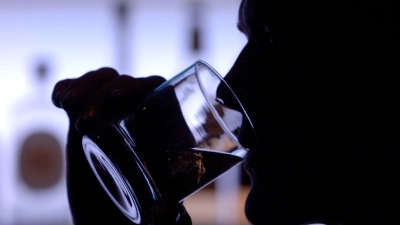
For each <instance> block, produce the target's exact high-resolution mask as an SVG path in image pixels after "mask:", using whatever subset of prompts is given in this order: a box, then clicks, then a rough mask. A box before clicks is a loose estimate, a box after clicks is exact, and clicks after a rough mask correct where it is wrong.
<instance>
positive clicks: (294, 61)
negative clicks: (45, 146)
mask: <svg viewBox="0 0 400 225" xmlns="http://www.w3.org/2000/svg"><path fill="white" fill-rule="evenodd" d="M395 9H396V8H395V7H394V5H393V6H392V5H390V3H388V2H380V3H379V4H378V3H377V2H362V3H358V2H348V1H332V2H322V1H305V2H301V1H289V0H287V1H279V0H270V1H263V0H243V1H242V3H241V7H240V11H239V22H238V28H239V30H240V31H241V32H243V33H244V34H245V35H246V36H247V38H248V43H247V45H246V46H245V47H244V49H243V51H242V52H241V53H240V55H239V56H238V58H237V61H236V62H235V64H234V65H233V67H232V69H231V70H230V71H229V73H228V74H227V75H226V77H225V79H226V81H227V82H228V83H229V84H230V86H231V87H232V89H233V90H234V91H235V93H236V94H237V95H238V98H239V99H240V100H241V102H242V103H243V105H244V107H245V108H246V110H247V112H248V114H249V116H250V118H251V119H252V121H253V124H254V126H255V129H256V132H257V133H258V136H259V137H260V142H261V144H260V149H251V150H250V152H251V156H250V157H249V158H248V159H246V161H245V168H246V170H247V171H248V173H249V175H250V177H251V186H252V187H251V191H250V193H249V196H248V198H247V201H246V207H245V209H246V216H247V218H248V220H249V221H250V222H251V223H253V224H307V223H325V224H390V223H392V224H394V222H395V221H397V220H398V217H399V215H398V212H397V211H398V210H397V209H398V207H397V204H398V202H399V201H400V197H399V190H400V189H399V184H398V182H397V179H398V177H399V175H398V172H397V171H400V170H399V169H400V168H399V165H400V163H399V157H400V153H399V151H398V147H397V146H399V140H400V138H399V134H400V126H399V122H400V118H399V115H400V114H399V113H400V106H399V101H398V96H400V93H399V88H398V87H399V82H398V80H397V79H396V76H397V74H399V71H398V63H397V62H396V61H395V59H396V56H397V57H398V52H399V51H398V43H397V41H398V33H399V32H398V28H397V26H395V25H394V24H393V23H394V22H393V21H397V20H396V17H397V15H396V14H397V12H396V10H395ZM161 82H162V79H160V78H158V77H150V78H142V79H134V78H131V77H125V76H118V75H117V73H116V72H115V71H113V70H111V69H101V70H98V71H94V72H90V73H88V74H86V75H85V76H83V77H81V78H78V79H76V80H69V81H62V82H60V83H59V84H58V85H57V86H56V87H55V91H54V95H53V101H54V103H55V104H56V105H57V106H59V107H62V108H64V109H65V110H66V111H67V112H68V115H69V116H70V119H71V123H72V125H71V128H70V133H69V145H68V172H69V175H68V180H69V197H70V200H71V207H72V212H73V214H74V218H75V221H76V222H77V223H78V224H79V221H80V220H82V221H83V220H86V221H88V222H87V223H90V221H95V220H96V216H95V215H98V214H101V215H100V217H98V218H103V217H104V218H105V217H111V218H113V219H116V218H120V217H118V213H117V212H114V213H115V215H114V214H112V213H109V214H102V213H97V214H95V213H94V214H93V215H92V214H91V213H88V212H85V211H84V210H89V209H90V208H93V209H94V208H96V212H97V211H98V212H102V211H103V210H105V209H106V211H107V210H108V207H111V206H110V205H111V204H112V202H110V200H108V199H106V197H105V195H103V196H102V200H101V201H103V202H102V203H101V204H96V206H94V205H93V202H91V201H94V199H96V201H98V200H97V198H100V194H99V195H93V196H91V198H90V197H88V196H89V194H90V189H85V188H82V187H81V188H77V186H78V185H77V183H78V184H80V185H82V184H86V185H88V184H90V185H93V186H95V183H96V182H97V181H95V180H94V179H95V178H94V177H93V175H91V174H90V171H89V170H90V168H86V170H87V171H86V172H85V173H83V172H82V167H84V164H85V163H86V161H85V160H86V159H84V156H83V155H82V153H79V154H81V155H79V154H78V152H79V151H76V150H77V149H80V148H81V147H80V139H79V138H80V137H81V136H82V135H81V133H79V132H77V130H76V129H75V125H76V126H77V128H78V130H79V131H81V132H87V131H88V130H91V129H92V130H93V129H95V128H96V126H99V125H101V123H99V122H98V121H112V120H115V119H117V118H121V116H123V115H124V113H127V112H128V111H130V112H131V111H132V110H133V109H128V108H123V107H122V106H123V105H124V104H123V103H124V102H127V101H128V99H129V100H130V102H131V103H132V102H134V103H139V102H140V101H141V99H143V98H144V97H145V96H146V95H147V94H148V93H150V91H151V90H152V89H153V88H154V87H156V86H157V85H158V84H160V83H161ZM110 99H112V100H110ZM117 100H118V101H117ZM104 101H106V102H111V103H110V104H108V105H107V106H105V105H104V104H103V102H104ZM111 105H112V107H110V106H111ZM86 106H89V107H88V108H87V107H86ZM111 109H113V110H111ZM86 167H87V166H86ZM90 185H89V186H90ZM97 188H98V187H97ZM99 190H100V189H99ZM99 193H100V192H99ZM78 203H79V204H82V205H81V206H78V205H79V204H78ZM74 209H75V210H74ZM110 212H111V211H110ZM178 212H180V213H181V215H186V214H185V212H184V210H183V208H182V207H180V206H177V208H176V209H173V210H171V215H177V214H179V213H178ZM181 218H186V219H184V220H181V222H182V223H183V224H184V223H190V221H189V220H188V219H187V216H182V217H181ZM183 221H184V222H183ZM178 223H179V221H178Z"/></svg>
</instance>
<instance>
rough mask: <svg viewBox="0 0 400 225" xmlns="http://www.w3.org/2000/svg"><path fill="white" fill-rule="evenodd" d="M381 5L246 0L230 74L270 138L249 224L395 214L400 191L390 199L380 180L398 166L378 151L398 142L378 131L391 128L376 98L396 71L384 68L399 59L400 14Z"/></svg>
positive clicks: (253, 169)
mask: <svg viewBox="0 0 400 225" xmlns="http://www.w3.org/2000/svg"><path fill="white" fill-rule="evenodd" d="M368 4H369V5H368ZM373 4H376V2H375V3H373ZM373 4H372V3H369V2H362V3H355V2H348V1H329V2H326V1H317V0H310V1H291V0H243V1H242V3H241V6H240V10H239V18H238V28H239V30H240V31H241V32H242V33H244V35H246V36H247V38H248V43H247V44H246V46H245V47H244V49H243V50H242V52H241V53H240V55H239V56H238V58H237V60H236V62H235V64H234V65H233V66H232V68H231V70H230V71H229V72H228V73H227V75H226V76H225V79H226V81H227V82H228V83H229V85H230V86H231V87H232V89H233V90H234V91H235V92H236V94H237V95H238V98H239V99H240V100H241V102H242V103H243V105H244V107H245V108H246V110H247V112H248V113H249V116H250V118H251V119H252V121H253V123H254V126H255V129H256V131H257V133H258V136H259V138H260V142H261V144H260V149H259V150H251V152H253V155H254V156H253V157H249V159H248V160H246V162H245V166H246V169H247V170H248V172H249V174H250V176H251V180H252V189H251V191H250V194H249V196H248V199H247V202H246V215H247V217H248V219H249V221H250V222H252V223H254V224H293V225H294V224H303V223H307V222H310V223H311V222H313V221H336V222H340V223H344V224H346V223H351V224H354V223H356V224H359V223H360V222H365V221H366V222H369V223H374V221H372V220H374V217H376V218H375V219H376V220H378V221H381V222H382V218H385V219H387V220H390V219H391V216H392V215H391V214H390V213H391V212H392V211H390V209H389V211H388V208H386V205H384V206H382V204H383V203H386V202H385V198H386V197H393V195H392V194H393V193H394V189H393V188H392V187H389V188H387V189H385V191H386V192H385V194H383V195H382V192H381V191H382V190H383V189H382V188H381V186H379V185H378V184H377V183H379V182H378V181H384V182H387V180H385V179H384V178H382V177H381V174H382V173H385V172H388V171H391V172H389V173H391V174H392V175H393V171H392V170H391V169H392V167H390V166H387V165H386V164H385V166H382V165H383V164H384V160H385V159H384V158H382V157H384V156H381V155H379V154H378V155H376V154H375V153H376V149H380V151H381V152H382V151H383V152H384V151H385V150H386V149H387V147H388V146H389V145H388V144H382V143H381V142H380V141H381V140H382V137H384V135H386V133H385V134H382V133H380V134H376V133H375V131H374V130H375V128H377V129H379V130H381V131H382V129H385V127H384V126H386V124H385V125H382V122H383V121H382V120H383V119H382V118H381V117H380V116H381V115H380V109H381V108H382V107H386V106H387V105H383V104H384V103H382V104H381V103H380V102H379V101H378V100H377V99H379V97H377V96H380V97H386V96H383V95H384V94H381V93H378V94H377V93H376V92H374V93H373V94H372V93H371V92H370V91H369V90H370V88H371V87H373V86H374V85H379V84H383V83H382V80H379V78H382V76H381V75H385V74H389V73H390V71H391V70H392V68H393V67H385V66H384V65H391V63H393V62H392V61H390V57H389V56H390V55H391V54H392V53H393V52H395V51H396V50H393V48H392V46H391V43H395V38H394V37H393V36H391V35H392V34H393V31H395V30H396V29H395V28H394V26H393V25H391V24H392V22H390V21H391V20H392V19H393V16H394V15H395V13H394V10H393V11H391V8H390V7H386V8H385V7H382V5H373ZM382 57H383V58H382ZM392 60H393V59H392ZM360 75H361V76H360ZM393 90H395V89H393ZM390 91H392V90H390ZM390 91H389V92H390ZM388 96H390V95H389V94H388ZM378 105H379V106H378ZM372 106H374V107H377V108H376V110H370V109H371V107H372ZM387 120H389V119H387ZM366 124H369V125H368V126H367V125H366ZM380 126H381V127H380ZM385 131H387V129H386V130H385ZM380 135H381V136H380ZM385 137H387V136H385ZM386 140H389V139H388V138H386ZM393 140H394V139H390V141H389V142H391V141H393ZM381 144H382V145H381ZM388 155H390V154H388ZM373 159H374V160H373ZM371 162H375V163H376V164H375V165H374V166H373V168H374V169H371V165H370V164H371ZM378 165H380V166H378ZM366 168H368V169H366ZM377 168H378V169H377ZM375 169H376V170H375ZM371 171H373V172H371ZM378 171H379V172H378ZM385 176H386V175H385ZM387 176H389V175H387ZM383 177H384V176H383ZM378 179H379V180H378ZM382 184H383V183H382ZM383 185H386V183H385V184H383ZM378 186H379V187H378ZM396 196H398V195H396ZM377 205H379V207H381V208H380V209H381V211H379V210H377V209H379V207H376V206H377ZM382 207H385V208H382ZM352 222H354V223H352Z"/></svg>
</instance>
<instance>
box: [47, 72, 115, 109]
mask: <svg viewBox="0 0 400 225" xmlns="http://www.w3.org/2000/svg"><path fill="white" fill-rule="evenodd" d="M118 76H119V74H118V73H117V71H115V70H114V69H112V68H101V69H99V70H96V71H91V72H88V73H86V74H85V75H83V76H81V77H79V78H77V79H67V80H63V81H60V82H58V83H57V84H56V86H55V88H54V90H53V96H52V100H53V103H54V105H56V106H57V107H60V108H63V109H64V110H65V111H67V112H69V113H73V112H76V113H79V109H80V108H82V107H83V105H84V104H87V103H88V102H86V101H87V99H88V98H87V97H88V96H90V95H91V93H92V92H94V91H96V90H97V89H99V88H101V87H102V86H104V85H105V84H107V83H108V82H110V81H111V80H113V79H114V78H116V77H118Z"/></svg>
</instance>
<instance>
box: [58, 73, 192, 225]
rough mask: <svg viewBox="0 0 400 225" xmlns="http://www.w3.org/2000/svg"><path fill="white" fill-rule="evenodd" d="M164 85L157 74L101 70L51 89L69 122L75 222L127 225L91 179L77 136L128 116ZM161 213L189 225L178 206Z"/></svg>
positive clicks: (69, 172)
mask: <svg viewBox="0 0 400 225" xmlns="http://www.w3.org/2000/svg"><path fill="white" fill-rule="evenodd" d="M164 81H165V79H164V78H162V77H159V76H150V77H147V78H133V77H130V76H127V75H119V74H118V72H117V71H115V70H114V69H112V68H101V69H99V70H96V71H91V72H88V73H86V74H85V75H83V76H81V77H79V78H76V79H66V80H62V81H60V82H58V83H57V84H56V85H55V87H54V90H53V95H52V101H53V103H54V105H55V106H57V107H59V108H62V109H64V110H65V111H66V112H67V115H68V117H69V120H70V128H69V132H68V143H67V189H68V199H69V202H70V208H71V213H72V216H73V219H74V223H75V224H77V225H79V224H85V225H87V224H102V223H104V221H113V224H132V222H131V221H130V220H129V219H127V218H126V217H125V216H124V215H123V214H122V213H121V212H120V211H119V209H118V208H117V207H116V206H115V205H114V203H113V202H112V201H111V199H110V198H109V197H108V195H107V194H106V192H105V191H104V190H103V188H102V187H101V185H100V184H99V182H98V181H97V179H96V177H95V176H94V174H93V172H92V170H91V168H90V166H89V165H88V162H87V160H86V157H85V155H84V152H83V149H82V136H83V134H88V133H92V132H96V131H97V130H98V129H100V128H101V127H103V126H106V125H107V124H110V123H114V122H117V121H119V120H120V119H122V118H124V117H125V116H127V115H130V114H132V113H134V111H135V109H136V107H137V106H138V105H139V104H140V102H141V101H143V99H144V98H146V97H147V96H148V95H149V94H150V93H151V92H152V91H153V90H154V89H155V88H156V87H158V86H159V85H160V84H161V83H163V82H164ZM164 215H165V217H173V218H176V215H180V219H179V220H178V221H176V224H185V225H187V224H191V220H190V217H189V215H188V214H187V213H186V210H185V208H184V207H183V205H182V204H178V205H176V206H174V207H171V208H170V209H168V210H167V211H166V212H165V214H164ZM174 215H175V216H174ZM161 217H164V216H163V215H161V216H160V218H156V220H159V221H163V218H161ZM165 219H166V218H165ZM164 221H165V220H164ZM161 223H162V222H161Z"/></svg>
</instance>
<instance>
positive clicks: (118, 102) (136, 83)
mask: <svg viewBox="0 0 400 225" xmlns="http://www.w3.org/2000/svg"><path fill="white" fill-rule="evenodd" d="M164 81H165V79H164V78H162V77H158V76H152V77H147V78H133V77H130V76H126V75H122V76H118V77H117V78H114V79H113V80H112V81H110V82H109V83H107V84H106V85H104V86H103V87H102V88H100V89H98V90H96V91H95V92H93V93H92V99H91V100H90V106H89V107H88V108H87V110H86V111H85V112H84V113H81V115H80V117H79V118H78V119H77V122H76V128H77V129H78V130H79V131H80V132H83V133H87V132H92V131H94V130H96V129H99V126H102V125H104V123H112V122H116V121H118V120H120V119H122V118H123V117H125V116H127V115H129V114H131V113H133V112H134V111H135V110H136V108H137V107H138V105H139V104H140V103H141V102H142V101H143V100H144V99H145V98H146V97H147V96H148V95H149V94H150V93H151V92H152V91H153V90H154V89H155V88H156V87H158V86H159V85H160V84H161V83H163V82H164Z"/></svg>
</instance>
